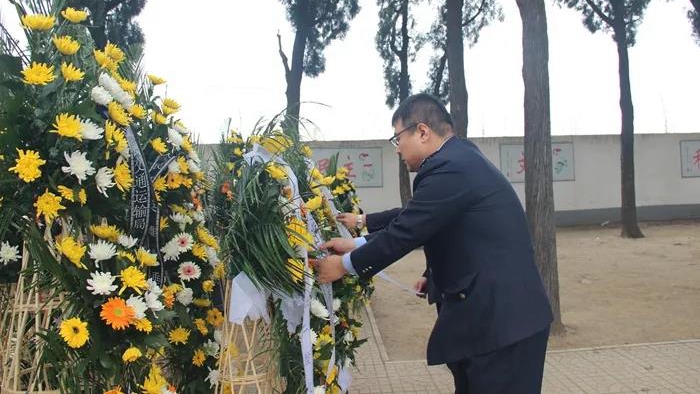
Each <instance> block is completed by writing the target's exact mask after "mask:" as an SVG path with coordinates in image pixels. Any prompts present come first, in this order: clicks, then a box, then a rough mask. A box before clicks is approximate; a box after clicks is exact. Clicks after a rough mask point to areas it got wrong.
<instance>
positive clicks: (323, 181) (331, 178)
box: [319, 175, 335, 186]
mask: <svg viewBox="0 0 700 394" xmlns="http://www.w3.org/2000/svg"><path fill="white" fill-rule="evenodd" d="M333 182H335V176H333V175H330V176H325V177H323V178H321V179H319V183H320V184H322V185H323V186H329V185H330V184H331V183H333Z"/></svg>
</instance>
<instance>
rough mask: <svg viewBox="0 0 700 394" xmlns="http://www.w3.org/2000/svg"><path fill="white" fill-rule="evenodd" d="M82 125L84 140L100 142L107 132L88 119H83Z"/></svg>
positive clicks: (81, 131)
mask: <svg viewBox="0 0 700 394" xmlns="http://www.w3.org/2000/svg"><path fill="white" fill-rule="evenodd" d="M80 125H81V128H80V134H81V135H82V137H83V139H86V140H99V139H101V138H102V134H104V132H105V131H104V129H103V128H102V127H100V126H98V125H96V124H94V123H92V121H89V120H87V119H81V120H80Z"/></svg>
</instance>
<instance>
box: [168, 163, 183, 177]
mask: <svg viewBox="0 0 700 394" xmlns="http://www.w3.org/2000/svg"><path fill="white" fill-rule="evenodd" d="M168 173H170V174H179V173H180V164H179V163H178V162H177V161H175V160H173V161H171V162H170V163H169V164H168Z"/></svg>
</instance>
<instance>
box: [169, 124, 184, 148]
mask: <svg viewBox="0 0 700 394" xmlns="http://www.w3.org/2000/svg"><path fill="white" fill-rule="evenodd" d="M168 142H169V143H170V144H171V145H172V146H173V147H175V149H178V150H179V149H180V146H182V135H181V134H180V133H178V132H177V130H174V129H168Z"/></svg>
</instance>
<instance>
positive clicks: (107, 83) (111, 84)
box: [97, 73, 124, 96]
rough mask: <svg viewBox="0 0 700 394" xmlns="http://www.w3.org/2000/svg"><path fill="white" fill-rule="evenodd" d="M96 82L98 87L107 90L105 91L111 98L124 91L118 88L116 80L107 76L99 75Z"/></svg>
mask: <svg viewBox="0 0 700 394" xmlns="http://www.w3.org/2000/svg"><path fill="white" fill-rule="evenodd" d="M97 81H98V82H99V83H100V86H102V87H103V88H105V89H107V91H108V92H109V93H110V94H111V95H112V96H116V95H117V94H118V93H121V92H123V91H124V89H122V87H121V86H119V82H117V80H116V79H114V78H112V76H111V75H109V74H105V73H102V74H100V76H99V77H98V78H97Z"/></svg>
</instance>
